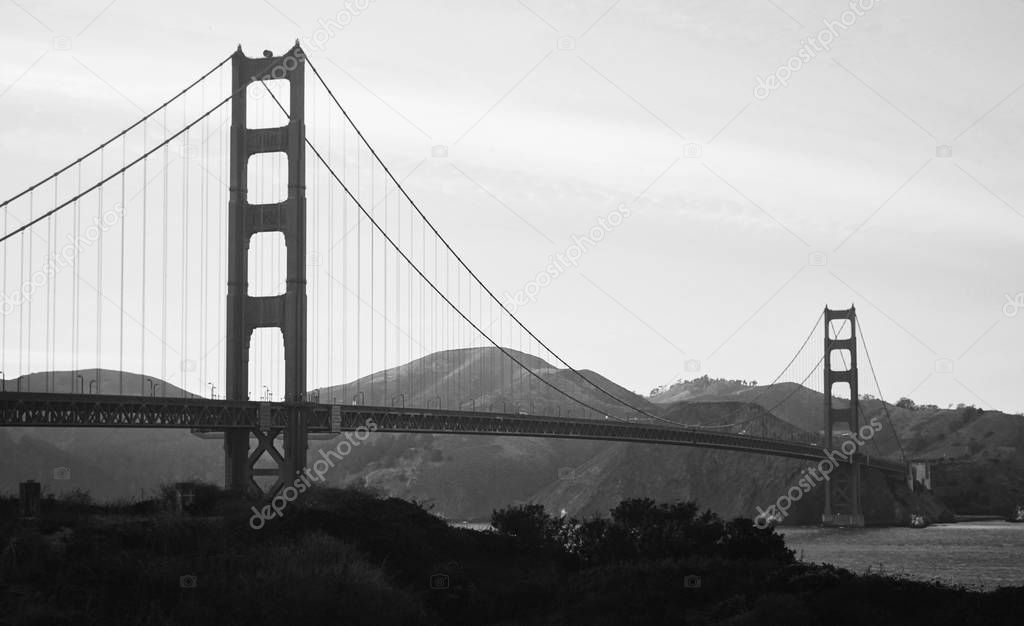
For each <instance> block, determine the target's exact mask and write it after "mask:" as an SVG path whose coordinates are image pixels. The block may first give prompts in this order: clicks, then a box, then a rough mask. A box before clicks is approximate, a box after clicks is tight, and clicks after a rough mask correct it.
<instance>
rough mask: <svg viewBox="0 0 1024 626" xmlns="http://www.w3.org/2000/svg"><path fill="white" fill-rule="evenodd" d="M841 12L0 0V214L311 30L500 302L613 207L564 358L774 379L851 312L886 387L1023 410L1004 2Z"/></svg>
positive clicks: (1014, 82) (1012, 85) (1016, 21)
mask: <svg viewBox="0 0 1024 626" xmlns="http://www.w3.org/2000/svg"><path fill="white" fill-rule="evenodd" d="M861 5H862V6H864V7H868V6H870V7H871V8H870V9H869V10H866V11H861V12H862V13H863V14H862V15H860V16H855V17H854V19H852V20H850V21H849V22H848V24H849V25H848V26H847V25H842V24H840V25H838V26H836V25H833V26H832V31H831V32H830V34H829V35H824V34H821V31H822V30H823V29H826V28H828V27H827V26H826V23H825V22H826V20H827V21H832V20H841V19H842V16H843V12H844V11H845V10H847V9H849V6H850V5H849V3H846V2H835V1H831V0H829V1H825V2H823V1H821V0H816V1H810V0H807V1H803V0H800V1H797V0H776V1H771V0H750V1H747V2H731V1H718V2H714V1H707V2H655V1H638V0H621V1H615V0H607V1H605V0H601V1H593V2H544V1H541V0H529V1H524V2H516V1H514V0H504V1H500V2H499V1H486V2H470V1H468V0H467V1H463V2H413V1H406V0H372V1H371V0H358V1H355V0H353V1H350V2H348V3H338V2H302V3H299V2H290V3H285V2H280V1H278V0H271V1H270V2H261V1H259V0H248V1H246V2H236V1H232V2H203V3H200V2H191V1H183V2H176V3H172V4H168V3H166V2H141V1H132V0H114V1H113V2H109V0H100V1H96V2H93V1H90V0H82V1H78V2H75V3H68V2H35V1H31V0H18V1H17V2H15V1H13V0H0V53H2V55H3V61H2V63H0V114H2V115H3V119H4V120H5V121H6V123H5V124H3V126H2V127H0V146H2V149H0V167H2V170H3V171H4V176H3V177H2V180H0V196H3V197H7V196H9V195H11V194H13V193H15V192H16V191H19V190H20V189H21V188H23V187H24V186H25V184H27V183H28V182H30V181H32V180H36V179H39V178H41V177H42V176H44V175H45V174H48V173H49V172H51V171H53V170H54V169H56V168H57V167H60V166H62V165H63V164H65V163H67V162H68V161H70V160H72V159H74V158H76V157H77V156H78V155H79V154H80V153H82V152H84V151H86V150H87V149H89V148H90V147H92V146H93V145H95V144H96V143H98V142H99V141H100V140H102V139H105V138H106V137H108V136H109V135H111V134H112V133H113V132H114V131H116V130H119V129H121V128H123V127H125V126H127V125H128V124H129V123H131V122H132V121H134V120H135V119H137V118H138V117H140V115H141V113H140V110H149V109H151V108H153V107H154V106H155V105H156V104H158V103H159V102H161V101H162V100H164V99H165V98H167V97H168V96H169V95H171V94H172V93H174V92H176V91H177V90H178V89H180V88H181V87H182V86H184V85H185V84H187V83H188V82H189V81H191V80H192V79H194V78H195V77H196V76H197V75H198V74H199V73H201V72H202V71H204V70H205V69H207V68H209V67H210V66H212V64H213V63H215V62H216V61H217V60H219V59H221V58H223V57H225V56H227V55H228V54H229V53H230V52H231V51H232V50H233V49H234V47H235V46H236V45H237V44H238V43H241V44H242V45H243V47H244V49H245V50H246V51H247V52H248V53H249V54H250V55H252V56H257V55H258V54H259V53H260V52H261V51H262V50H263V49H264V48H270V49H272V50H274V51H276V52H281V51H283V50H285V49H286V48H287V47H289V46H290V45H291V43H292V42H293V40H294V39H295V38H296V37H299V38H302V39H303V40H306V41H319V40H320V39H319V37H320V36H321V35H323V34H324V33H325V32H326V31H325V30H324V28H325V27H324V26H323V25H324V24H327V28H329V29H330V30H331V33H330V37H329V38H328V40H327V41H326V43H324V45H323V46H319V45H316V46H312V47H311V46H310V45H307V46H306V47H307V51H308V52H309V54H310V56H311V58H312V59H313V60H314V62H316V63H317V64H318V66H319V67H320V68H321V70H322V71H323V72H324V74H325V76H326V78H327V79H328V81H329V82H330V83H331V84H332V85H333V86H334V88H335V90H336V92H337V93H338V94H339V97H340V98H341V99H342V100H343V101H344V103H345V104H346V106H347V107H348V109H349V111H350V112H351V113H352V115H353V117H354V118H355V119H356V120H357V122H359V123H360V124H361V126H362V127H363V129H364V131H365V132H366V134H367V135H368V136H369V137H370V138H371V141H372V142H373V143H374V144H375V145H376V147H377V149H378V151H379V152H381V154H382V156H383V157H384V158H385V159H386V160H387V161H388V162H390V163H391V164H392V165H393V166H394V169H395V171H396V172H397V173H398V174H399V175H400V176H407V179H406V181H405V185H406V188H407V189H408V190H409V192H410V193H411V194H412V195H413V197H415V198H417V200H418V202H419V203H420V205H421V206H422V207H423V208H424V210H425V211H426V212H427V213H428V214H429V215H430V216H431V218H432V219H433V220H434V221H435V223H436V224H437V226H438V227H439V229H440V230H441V231H442V232H444V233H445V234H446V236H447V237H448V238H449V240H450V241H451V242H452V243H453V245H454V246H455V247H456V249H457V250H459V251H460V252H461V253H463V255H464V257H465V258H466V259H467V260H468V262H469V263H470V265H471V266H472V267H473V268H474V269H475V270H476V271H477V273H478V274H479V275H480V276H481V277H482V278H483V279H484V280H485V281H486V282H487V283H488V284H489V285H490V286H491V287H492V289H493V290H494V291H495V292H497V293H506V292H507V293H514V292H516V291H517V290H519V289H521V288H522V287H523V286H524V285H525V284H526V283H528V282H529V281H530V280H532V279H533V278H534V277H535V276H536V275H537V274H538V273H539V272H542V271H543V270H544V268H545V266H546V265H547V264H548V262H549V258H550V256H551V255H553V254H558V253H564V252H565V251H566V250H567V249H568V248H569V246H570V245H571V244H572V242H573V236H574V235H582V234H585V233H586V232H587V231H588V230H590V229H591V227H593V226H595V225H596V224H597V220H598V218H599V217H602V216H607V215H608V214H609V213H610V212H612V211H613V210H615V209H616V207H617V206H619V205H620V204H626V205H628V206H630V207H631V209H632V211H631V215H630V217H628V218H627V219H626V220H625V221H624V222H623V223H622V224H621V225H620V226H618V227H616V228H614V229H612V230H611V232H609V233H608V235H607V236H606V237H605V238H604V240H603V241H602V242H601V243H600V245H598V246H596V247H593V248H591V249H589V250H588V251H587V252H586V254H585V255H584V256H583V257H582V258H581V259H580V260H579V263H578V267H574V268H570V269H569V270H567V271H566V272H565V273H563V274H562V275H561V276H559V277H558V278H557V279H556V280H555V281H553V282H552V284H551V285H549V286H547V287H546V288H544V289H543V290H541V291H540V292H539V293H538V294H537V296H536V299H535V301H533V302H530V303H529V304H528V305H526V306H524V307H523V308H522V309H521V310H520V315H521V317H522V319H523V320H524V321H525V322H526V323H527V324H528V325H530V326H531V327H533V328H534V329H535V331H536V332H537V334H538V335H540V336H541V337H545V338H548V340H549V341H550V343H551V344H552V345H553V346H554V347H555V348H556V349H559V350H560V351H561V352H562V353H564V355H566V356H567V357H568V358H569V360H570V361H571V362H572V363H573V364H575V365H577V366H580V367H587V368H591V369H594V370H597V371H600V372H602V373H604V374H606V375H608V376H609V377H611V378H612V379H614V380H617V381H618V382H620V383H622V384H624V385H625V386H627V387H630V388H633V389H636V390H639V391H647V390H649V389H650V388H651V387H653V386H656V385H658V384H662V383H665V382H669V381H671V380H672V379H674V378H676V377H692V376H695V375H699V373H707V374H709V375H711V376H725V377H730V378H733V377H735V378H744V379H758V380H761V381H766V380H770V379H771V378H772V377H773V376H774V375H775V374H776V373H777V372H778V371H779V370H780V369H781V368H782V366H783V365H785V363H786V361H787V360H788V359H789V357H790V356H791V354H792V352H793V350H795V348H796V347H797V346H798V345H799V343H800V342H801V341H802V340H803V338H804V336H805V335H806V333H807V331H808V330H809V328H810V325H811V323H812V322H813V321H814V319H815V318H816V317H817V315H818V313H819V312H820V310H821V308H822V307H823V306H825V305H826V304H827V305H830V306H832V307H846V306H848V305H849V304H850V303H851V302H852V303H855V304H856V305H857V306H858V310H859V313H860V320H861V324H862V326H863V328H864V331H865V333H866V335H867V340H868V345H869V347H870V348H871V352H872V353H871V356H872V358H873V360H874V362H875V365H876V367H877V369H878V374H879V377H880V379H881V383H882V391H883V392H884V393H885V395H886V397H887V398H888V399H891V400H893V401H895V400H896V399H897V398H898V397H899V396H901V395H910V396H912V397H913V398H914V399H915V400H918V401H919V402H936V403H939V404H943V405H944V404H947V403H950V402H969V403H975V404H978V405H980V406H984V407H995V408H1001V409H1004V410H1012V411H1021V410H1024V386H1022V385H1021V384H1020V381H1021V380H1022V376H1024V295H1021V296H1020V299H1019V300H1017V299H1016V298H1017V296H1018V294H1024V265H1022V261H1024V247H1022V246H1024V177H1022V175H1021V172H1022V168H1021V166H1022V164H1024V163H1022V160H1024V123H1022V120H1024V67H1022V66H1021V64H1020V60H1021V58H1024V43H1022V42H1021V39H1020V36H1019V32H1020V30H1021V28H1022V27H1024V2H1019V1H1015V0H980V1H977V2H972V3H961V2H952V1H941V2H924V1H913V2H908V1H900V0H879V1H877V2H871V1H870V0H865V1H864V2H863V3H861ZM850 15H852V14H850ZM332 19H334V20H337V21H338V22H339V23H344V24H345V26H344V27H341V28H338V27H336V26H334V25H330V24H328V21H329V20H332ZM318 31H321V32H320V33H319V34H318ZM808 38H814V39H815V41H825V40H826V39H829V40H831V41H829V50H827V51H825V50H823V49H822V50H818V51H816V52H815V54H814V55H813V57H811V56H808V55H807V54H806V52H805V58H804V59H800V57H799V56H798V55H799V54H800V51H801V49H802V48H803V49H804V50H805V51H806V50H807V47H806V46H807V45H808V44H806V43H805V42H806V41H807V39H808ZM795 55H797V56H796V60H795V61H793V62H792V63H791V65H792V66H794V67H798V68H799V69H797V70H796V71H792V72H790V71H789V70H786V71H784V72H783V73H782V74H783V75H785V74H791V75H790V76H788V80H787V86H784V87H779V88H777V89H774V90H772V91H771V92H770V93H769V94H768V95H767V97H766V98H758V97H755V87H757V86H758V85H759V77H760V78H761V79H764V78H765V77H767V76H769V75H770V74H773V73H776V71H777V70H778V68H779V67H780V66H783V65H786V64H787V62H790V59H791V57H794V56H795ZM760 84H765V83H760ZM760 95H765V94H764V92H763V91H762V92H761V94H760ZM437 145H443V146H446V147H447V154H448V156H447V157H434V156H432V148H433V147H434V146H437ZM940 146H949V148H948V149H947V148H940ZM823 262H824V264H822V263H823ZM1008 298H1009V301H1008ZM1016 303H1019V304H1020V307H1019V314H1017V313H1018V306H1017V305H1016ZM816 341H818V339H816ZM688 359H689V360H695V361H699V362H700V372H699V373H692V372H686V371H684V363H685V362H686V361H687V360H688ZM940 359H949V360H951V361H952V363H951V367H950V363H949V362H948V361H942V362H939V360H940ZM937 362H939V363H938V364H937ZM950 369H952V371H949V370H950ZM862 381H863V382H862V390H863V391H867V392H871V393H874V389H873V384H869V382H868V379H867V378H866V377H862Z"/></svg>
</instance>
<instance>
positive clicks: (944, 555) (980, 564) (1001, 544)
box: [779, 522, 1024, 590]
mask: <svg viewBox="0 0 1024 626" xmlns="http://www.w3.org/2000/svg"><path fill="white" fill-rule="evenodd" d="M779 531H780V532H781V533H782V534H783V535H785V536H786V545H788V546H789V547H790V548H791V549H793V550H795V551H796V555H797V557H798V558H799V557H801V556H802V557H803V560H804V561H810V562H816V563H832V564H833V565H836V566H838V567H843V568H846V569H848V570H851V571H853V572H856V573H863V572H865V571H868V570H869V569H870V570H871V571H876V572H877V571H879V570H883V571H885V572H889V573H895V574H901V575H904V576H906V577H907V578H913V579H915V580H938V581H940V582H944V583H947V584H950V583H951V584H956V585H963V586H965V587H971V588H975V589H986V590H991V589H995V588H997V587H1000V586H1020V585H1024V524H1011V523H1009V522H970V523H961V524H936V525H933V526H929V527H927V528H921V529H914V528H857V529H852V528H811V527H803V528H788V527H783V528H780V529H779Z"/></svg>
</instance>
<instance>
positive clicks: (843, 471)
mask: <svg viewBox="0 0 1024 626" xmlns="http://www.w3.org/2000/svg"><path fill="white" fill-rule="evenodd" d="M833 320H839V321H840V323H839V324H838V325H837V327H833V324H832V322H833ZM847 327H849V334H848V335H847V334H846V332H845V331H846V328H847ZM833 356H837V357H839V358H838V361H839V362H841V363H845V367H846V369H842V370H836V369H833V365H834V363H833ZM824 372H825V386H824V395H825V434H824V437H825V440H824V447H825V449H826V450H837V449H839V445H837V443H838V444H840V445H841V443H842V442H837V437H836V434H837V432H838V433H845V432H852V433H857V432H858V431H859V429H860V402H859V398H860V396H859V395H858V387H857V311H856V309H855V307H853V306H852V305H851V306H850V308H849V309H845V310H832V309H829V308H828V307H826V308H825V360H824ZM837 383H847V384H848V385H849V386H850V401H849V405H848V406H847V407H845V408H842V407H837V406H836V400H835V398H834V397H833V389H832V388H833V386H834V385H836V384H837ZM855 454H859V451H858V452H856V453H855ZM860 474H861V467H860V464H859V463H857V462H856V457H854V459H852V461H851V462H850V463H842V464H840V465H838V466H837V467H836V468H835V470H834V471H833V472H832V473H831V475H829V476H828V478H827V479H826V482H825V511H824V513H823V514H822V516H821V521H822V524H824V525H826V526H856V527H861V526H864V513H863V511H862V509H861V503H860Z"/></svg>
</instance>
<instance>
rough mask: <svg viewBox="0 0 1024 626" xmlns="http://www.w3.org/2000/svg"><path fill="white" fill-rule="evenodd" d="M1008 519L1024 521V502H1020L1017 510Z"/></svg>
mask: <svg viewBox="0 0 1024 626" xmlns="http://www.w3.org/2000/svg"><path fill="white" fill-rule="evenodd" d="M1007 521H1010V522H1024V504H1018V505H1017V510H1015V511H1014V512H1013V515H1011V516H1010V517H1009V519H1008V520H1007Z"/></svg>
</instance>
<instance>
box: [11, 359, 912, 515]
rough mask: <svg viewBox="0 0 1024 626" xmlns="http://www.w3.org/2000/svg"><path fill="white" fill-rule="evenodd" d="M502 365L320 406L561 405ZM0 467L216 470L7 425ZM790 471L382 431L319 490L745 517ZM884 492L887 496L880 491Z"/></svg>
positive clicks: (104, 471) (679, 450)
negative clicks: (644, 500) (689, 506)
mask: <svg viewBox="0 0 1024 626" xmlns="http://www.w3.org/2000/svg"><path fill="white" fill-rule="evenodd" d="M517 358H520V359H522V360H524V362H528V364H529V365H530V367H531V368H533V369H534V370H535V371H537V372H538V373H539V375H540V376H541V377H543V378H544V379H545V380H547V381H551V382H553V383H554V384H556V385H557V386H559V387H561V388H563V389H567V390H569V391H570V393H572V394H575V395H579V396H580V397H582V398H584V399H585V401H586V402H588V403H589V404H591V405H592V406H594V407H596V408H598V409H599V410H600V411H603V412H607V413H609V414H623V412H624V409H623V407H621V406H616V403H615V402H614V401H613V400H612V399H611V398H609V397H608V396H606V395H605V394H604V393H602V392H600V391H598V390H595V389H593V388H592V387H590V386H589V385H587V384H586V383H584V382H583V381H582V380H580V378H579V377H578V376H577V375H576V374H574V373H572V372H569V371H565V370H562V369H559V368H555V367H553V366H552V365H551V364H549V363H546V362H544V361H542V360H540V359H536V358H534V357H529V356H528V355H523V354H517ZM502 362H506V363H507V359H505V358H504V357H503V356H502V355H500V353H498V351H497V350H493V349H468V350H452V351H447V352H442V353H437V354H433V355H430V356H428V357H424V358H423V359H419V360H417V361H414V362H411V363H408V364H405V365H403V366H401V367H396V368H392V369H389V370H387V371H383V372H377V373H375V374H373V375H372V376H368V377H365V378H362V379H360V380H358V381H352V382H349V383H346V384H344V385H337V386H333V387H328V388H324V389H321V390H319V393H320V397H321V398H322V399H324V400H328V399H335V400H337V401H351V399H354V397H355V396H356V394H357V393H360V392H362V394H363V396H362V397H361V398H360V400H361V401H363V402H365V403H367V404H371V403H380V404H390V403H392V400H394V401H395V402H400V401H401V400H400V399H395V397H396V396H398V395H399V394H405V397H404V400H405V402H406V403H407V404H410V405H413V404H420V405H426V404H427V403H428V400H432V399H434V398H436V397H438V396H441V395H443V394H442V390H443V389H445V386H446V385H458V386H459V388H461V389H463V390H465V395H464V396H463V397H464V398H465V400H464V404H463V407H462V408H470V407H471V406H473V404H474V403H475V404H476V406H478V407H481V408H487V407H491V406H497V405H498V403H507V404H511V399H512V398H513V397H517V398H519V399H520V403H521V404H522V405H523V406H527V407H528V408H526V410H528V411H536V412H542V411H545V410H548V411H550V410H551V408H550V407H552V406H556V405H558V404H557V403H558V401H559V396H558V394H557V392H555V391H553V390H552V389H550V388H548V387H546V386H544V385H543V384H541V383H539V382H538V381H537V380H530V377H529V376H523V377H522V378H518V377H516V376H510V374H513V373H514V372H512V371H511V370H510V369H509V368H507V367H505V368H503V367H502V366H501V363H502ZM65 374H66V373H58V374H57V375H56V376H55V377H54V381H56V382H55V383H54V384H55V386H56V384H59V383H60V382H61V381H64V383H65V384H67V385H70V384H71V380H72V378H71V377H70V376H67V375H65ZM35 376H36V378H34V379H33V383H32V384H33V387H35V385H36V383H37V382H38V381H41V380H42V378H38V377H39V376H41V375H39V374H37V375H35ZM587 376H588V377H590V378H591V379H592V380H594V381H595V382H596V383H597V384H599V385H600V386H601V388H602V389H604V390H606V391H607V392H608V393H610V394H611V395H613V396H615V397H617V398H623V399H625V400H626V401H627V402H629V403H631V404H633V405H634V406H638V407H641V408H643V409H644V410H647V411H651V412H658V413H660V414H662V415H664V416H665V417H666V418H668V419H671V420H673V421H677V422H679V423H686V424H708V425H710V424H722V423H725V422H727V421H728V420H732V419H736V416H737V414H738V415H739V416H740V417H741V418H742V419H750V418H754V417H758V418H764V419H766V420H767V421H768V423H769V424H770V425H771V428H772V429H773V431H777V432H779V433H782V434H784V433H788V432H798V430H797V429H798V428H800V427H801V426H800V423H801V422H800V421H799V419H798V417H799V416H801V415H803V414H802V413H800V412H799V411H795V410H794V411H793V412H792V414H790V413H785V412H784V413H779V414H777V415H775V416H772V415H769V414H768V413H767V412H766V411H765V409H764V408H761V407H759V406H758V405H757V404H755V403H749V402H744V401H743V400H744V399H746V398H751V397H752V396H749V395H745V393H743V392H741V393H739V394H735V393H734V394H730V395H728V396H721V398H723V399H722V401H721V402H683V403H675V404H670V405H657V404H654V403H651V402H649V401H648V400H646V399H644V398H641V397H639V396H637V395H636V394H633V393H631V392H629V391H628V390H626V389H624V388H622V387H620V386H618V385H615V384H614V383H612V382H611V381H609V380H607V379H605V378H603V377H600V376H599V375H597V374H595V373H587ZM99 379H100V380H99V383H98V386H99V388H100V390H101V392H103V393H110V392H116V391H117V390H118V389H119V388H120V386H121V376H120V375H119V374H118V373H117V372H100V376H99ZM510 379H511V380H510ZM124 380H125V383H124V389H125V391H126V392H128V393H130V392H131V391H132V390H138V391H139V392H142V391H143V390H144V389H148V383H147V382H146V380H145V379H144V378H143V377H139V376H136V375H131V374H126V375H125V379H124ZM23 384H26V385H27V382H25V383H23ZM157 384H160V383H158V382H157ZM748 387H749V386H748ZM161 388H163V389H167V390H170V391H171V392H172V393H181V392H180V390H177V391H175V389H174V388H173V387H171V386H170V385H167V386H163V385H162V384H160V386H159V387H157V392H158V393H159V390H160V389H161ZM754 389H757V388H756V387H753V388H749V389H748V390H747V392H746V393H747V394H749V392H750V391H751V390H754ZM718 391H721V390H718ZM772 391H773V393H784V392H785V390H784V389H776V390H772ZM701 397H703V398H710V399H716V398H719V396H711V395H704V396H701ZM725 398H728V400H725ZM531 404H532V406H529V405H531ZM559 406H564V403H562V404H561V405H559ZM817 406H820V396H819V402H818V404H817ZM627 411H628V410H627ZM810 415H811V414H810V413H809V412H808V413H807V414H806V416H807V417H806V421H805V422H804V423H805V424H809V423H810V419H811V417H810ZM595 417H596V416H595ZM602 417H603V416H602ZM794 422H795V423H794ZM329 445H331V444H330V442H328V441H323V440H314V441H311V444H310V448H311V454H312V455H315V454H316V452H317V450H318V449H322V448H326V447H328V446H329ZM28 451H31V453H29V452H28ZM0 459H4V460H2V461H0V467H3V469H4V471H3V473H2V479H0V489H2V490H4V491H7V492H12V491H13V490H14V489H15V488H16V483H17V482H18V481H19V480H23V479H24V478H28V477H33V478H37V479H41V480H42V482H43V483H44V484H45V486H46V488H47V489H50V490H52V491H57V492H59V491H68V490H70V489H73V488H80V489H86V490H89V491H91V492H92V493H93V494H94V495H95V496H96V497H97V498H99V499H110V498H124V497H138V496H139V492H140V491H150V492H151V491H153V490H155V489H156V488H157V487H158V486H159V485H160V484H162V483H166V482H170V481H179V480H192V479H195V480H203V481H207V482H215V483H219V482H220V481H221V476H222V475H223V465H222V463H223V458H222V451H221V444H220V442H219V441H217V440H200V439H197V438H196V437H194V436H192V435H191V434H190V433H188V432H184V431H170V430H167V431H161V430H132V431H130V430H124V429H109V430H108V429H11V430H9V431H8V433H7V434H6V436H0ZM15 459H17V460H16V461H15ZM62 467H67V468H70V476H71V478H70V480H57V479H55V478H53V476H54V469H55V468H62ZM801 469H802V465H801V464H800V463H798V462H796V461H791V460H786V459H778V458H771V457H764V456H761V455H752V454H746V453H739V452H728V451H715V450H701V449H695V448H685V447H674V446H673V447H668V446H651V445H641V444H625V443H610V442H599V441H565V440H557V439H543V438H519V437H493V436H434V435H411V434H410V435H391V434H379V435H376V436H374V437H373V438H371V439H370V440H368V441H367V442H366V443H365V444H364V445H362V446H359V447H357V448H355V449H354V450H353V452H352V453H351V454H350V455H348V456H347V457H346V458H345V460H344V462H343V463H340V464H339V465H338V466H337V467H336V468H335V469H334V470H333V472H332V474H330V475H329V477H328V481H329V484H330V485H332V486H345V485H359V486H365V487H369V488H372V489H375V490H378V491H380V492H382V493H387V494H389V495H394V496H399V497H403V498H407V499H415V500H417V501H420V502H426V503H429V504H430V505H431V506H433V510H434V511H435V512H436V513H438V514H440V515H442V516H444V517H447V518H449V519H458V520H483V519H486V518H487V517H488V516H489V514H490V512H491V510H493V509H494V508H496V507H498V506H503V505H505V504H508V503H515V502H543V503H544V504H546V505H547V506H549V507H551V508H552V509H553V510H561V509H565V510H566V511H567V512H568V513H570V514H585V513H589V512H594V511H600V510H606V509H607V508H608V506H609V504H610V503H614V502H617V501H618V500H621V499H622V498H625V497H639V496H646V497H651V498H656V499H663V500H665V499H669V500H670V499H673V498H680V497H688V498H693V499H696V500H699V501H702V502H706V503H708V504H709V505H711V506H713V508H715V509H716V510H717V511H719V512H721V513H722V514H723V515H725V516H735V515H746V516H751V515H753V514H754V513H755V512H756V510H757V507H758V506H766V505H767V504H768V503H770V502H773V501H775V499H777V498H778V497H779V495H780V494H781V493H783V492H784V491H785V489H787V488H788V487H789V486H790V485H792V484H793V482H794V481H795V480H797V478H798V475H799V472H800V471H801ZM881 491H883V492H885V493H886V494H888V490H887V489H884V488H883V489H882V490H881ZM800 508H801V509H803V510H799V511H796V512H794V514H793V517H792V519H793V520H794V521H806V522H808V523H811V522H814V521H816V519H817V515H818V511H819V510H820V507H819V504H816V503H815V502H814V500H813V499H805V500H804V501H803V502H802V503H801V505H800ZM877 508H878V516H877V518H876V521H892V520H894V519H896V515H897V513H898V507H896V506H895V504H894V502H893V500H892V497H891V495H886V496H885V497H884V498H883V499H882V500H881V501H880V502H879V503H878V507H877Z"/></svg>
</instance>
